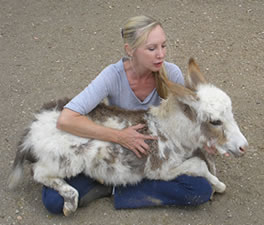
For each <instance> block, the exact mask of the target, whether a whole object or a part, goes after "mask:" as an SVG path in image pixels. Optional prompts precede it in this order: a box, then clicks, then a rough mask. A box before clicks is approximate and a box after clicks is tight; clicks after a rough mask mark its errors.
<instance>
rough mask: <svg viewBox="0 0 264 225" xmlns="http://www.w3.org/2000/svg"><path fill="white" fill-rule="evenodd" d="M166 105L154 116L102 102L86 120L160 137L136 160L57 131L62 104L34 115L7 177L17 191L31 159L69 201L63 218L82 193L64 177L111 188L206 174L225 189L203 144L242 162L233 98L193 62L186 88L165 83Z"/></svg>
mask: <svg viewBox="0 0 264 225" xmlns="http://www.w3.org/2000/svg"><path fill="white" fill-rule="evenodd" d="M166 82H167V85H168V88H169V90H170V95H169V97H168V99H167V100H163V101H162V103H161V105H160V106H158V107H152V108H151V109H150V110H148V111H126V110H122V109H118V108H115V107H110V106H106V105H104V104H99V105H98V106H97V107H96V108H95V109H94V110H93V111H92V112H90V113H89V114H88V115H87V117H89V118H90V119H92V120H93V121H95V122H96V123H98V124H102V125H104V126H107V127H112V128H116V129H123V128H126V127H128V126H132V125H136V124H138V123H143V124H146V127H145V128H144V130H142V131H141V132H142V133H146V134H149V135H153V136H158V140H154V141H153V140H152V141H147V142H148V144H149V145H150V149H151V150H150V152H149V154H148V155H147V156H146V157H142V158H137V157H136V155H135V154H134V153H133V152H132V151H130V150H128V149H126V148H124V147H122V146H120V145H118V144H115V143H110V142H104V141H99V140H95V139H87V138H82V137H77V136H74V135H71V134H69V133H66V132H63V131H61V130H58V129H57V128H56V122H57V119H58V116H59V114H60V111H61V110H62V105H64V104H66V102H67V101H68V100H66V101H60V102H57V103H53V104H51V105H45V106H44V108H43V109H42V110H41V111H40V112H39V113H37V114H36V119H35V120H34V121H33V122H32V123H31V125H30V126H29V128H28V129H27V131H26V133H25V136H24V137H23V139H22V141H21V144H20V146H19V148H18V151H17V154H16V158H15V161H14V165H13V172H12V174H11V176H10V179H9V187H10V188H13V187H15V186H16V185H17V184H18V182H19V181H20V180H21V179H22V174H23V163H24V161H25V159H27V160H29V161H31V162H33V168H32V169H33V174H34V175H33V176H34V180H36V181H37V182H40V183H42V184H44V185H46V186H48V187H51V188H53V189H55V190H57V191H58V192H59V193H60V194H61V195H62V196H63V198H64V209H63V211H64V214H65V215H69V214H70V213H72V212H74V211H75V210H76V209H77V206H78V192H77V190H75V189H74V188H73V187H71V186H70V185H68V184H67V183H66V182H65V181H64V178H66V177H67V178H70V177H73V176H76V175H77V174H79V173H84V174H86V175H88V176H90V177H92V178H94V179H96V180H98V181H101V182H104V183H105V184H108V185H126V184H135V183H138V182H140V181H141V180H142V179H143V178H148V179H162V180H171V179H174V178H175V177H177V176H178V175H180V174H189V175H193V176H203V177H205V178H206V179H208V181H209V182H210V183H211V184H212V186H213V187H214V189H215V191H216V192H224V191H225V188H226V186H225V184H224V183H222V182H220V181H219V180H218V178H217V177H216V176H215V165H214V160H213V157H212V156H210V155H208V154H207V153H206V152H205V151H204V150H203V147H204V146H208V147H210V146H212V145H214V146H216V148H217V150H218V151H219V152H220V153H221V154H223V153H226V152H229V153H232V154H233V155H236V156H240V155H243V154H244V151H245V148H246V146H247V145H248V144H247V140H246V139H245V137H244V136H243V134H242V133H241V132H240V130H239V128H238V126H237V124H236V122H235V120H234V118H233V114H232V106H231V100H230V98H229V97H228V96H227V95H226V94H225V93H224V92H223V91H221V90H220V89H218V88H216V87H215V86H213V85H211V84H209V83H207V82H206V80H205V78H204V77H203V75H202V74H201V72H200V70H199V67H198V65H197V64H196V63H195V61H194V60H193V59H190V61H189V73H188V75H187V77H186V87H183V86H180V85H178V84H174V83H171V82H169V81H166Z"/></svg>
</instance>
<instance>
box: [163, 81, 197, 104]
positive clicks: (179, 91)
mask: <svg viewBox="0 0 264 225" xmlns="http://www.w3.org/2000/svg"><path fill="white" fill-rule="evenodd" d="M165 83H166V85H167V87H168V91H169V92H170V93H171V94H173V95H174V96H176V97H177V99H178V100H180V101H181V100H183V101H184V100H197V95H196V93H195V92H193V91H192V90H191V89H188V88H186V87H184V86H182V85H180V84H177V83H174V82H171V81H170V80H166V82H165Z"/></svg>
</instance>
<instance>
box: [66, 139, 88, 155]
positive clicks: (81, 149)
mask: <svg viewBox="0 0 264 225" xmlns="http://www.w3.org/2000/svg"><path fill="white" fill-rule="evenodd" d="M91 146H92V140H89V141H87V142H86V143H84V144H81V145H79V146H78V145H71V146H70V148H72V149H74V153H75V154H76V155H80V154H83V153H84V152H85V151H87V150H89V149H90V148H91Z"/></svg>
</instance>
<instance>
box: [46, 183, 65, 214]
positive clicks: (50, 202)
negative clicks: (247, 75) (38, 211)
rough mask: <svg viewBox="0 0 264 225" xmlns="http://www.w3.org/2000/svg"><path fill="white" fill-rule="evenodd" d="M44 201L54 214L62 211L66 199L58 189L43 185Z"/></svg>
mask: <svg viewBox="0 0 264 225" xmlns="http://www.w3.org/2000/svg"><path fill="white" fill-rule="evenodd" d="M42 202H43V204H44V206H45V207H46V209H47V210H48V211H49V212H51V213H53V214H60V213H62V210H63V204H64V199H63V197H62V196H60V194H59V193H58V192H57V191H55V190H53V189H51V188H48V187H45V186H43V189H42Z"/></svg>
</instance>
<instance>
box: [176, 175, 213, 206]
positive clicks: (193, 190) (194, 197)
mask: <svg viewBox="0 0 264 225" xmlns="http://www.w3.org/2000/svg"><path fill="white" fill-rule="evenodd" d="M179 179H180V180H181V183H182V184H183V185H184V186H185V188H186V192H187V193H188V194H186V196H185V197H186V200H187V204H188V205H200V204H202V203H205V202H208V201H209V200H210V198H211V195H212V193H213V189H212V186H211V184H210V183H209V181H208V180H207V179H205V178H204V177H193V176H188V175H183V176H180V177H179Z"/></svg>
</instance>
